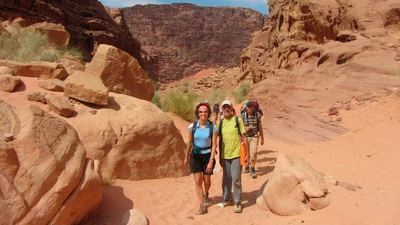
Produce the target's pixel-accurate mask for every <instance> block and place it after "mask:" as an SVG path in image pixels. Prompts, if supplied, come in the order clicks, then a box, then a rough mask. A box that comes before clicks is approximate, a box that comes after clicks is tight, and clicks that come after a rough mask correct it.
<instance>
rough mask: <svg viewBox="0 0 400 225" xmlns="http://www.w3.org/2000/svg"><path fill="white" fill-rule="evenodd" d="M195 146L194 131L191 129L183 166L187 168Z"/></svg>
mask: <svg viewBox="0 0 400 225" xmlns="http://www.w3.org/2000/svg"><path fill="white" fill-rule="evenodd" d="M192 145H193V135H192V131H191V130H190V129H189V141H188V143H187V145H186V153H185V159H184V161H183V165H185V166H187V165H188V162H189V157H190V152H191V150H192V147H193V146H192Z"/></svg>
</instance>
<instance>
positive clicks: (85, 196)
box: [49, 159, 102, 225]
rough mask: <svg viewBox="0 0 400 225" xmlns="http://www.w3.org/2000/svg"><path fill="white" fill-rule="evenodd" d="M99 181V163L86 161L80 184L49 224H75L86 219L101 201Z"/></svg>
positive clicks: (100, 179) (90, 160)
mask: <svg viewBox="0 0 400 225" xmlns="http://www.w3.org/2000/svg"><path fill="white" fill-rule="evenodd" d="M101 181H102V178H101V174H100V166H99V161H98V160H92V159H86V165H85V169H84V173H83V177H82V179H81V182H80V183H79V185H78V186H77V187H76V188H75V190H74V191H73V192H72V193H71V195H70V196H69V198H68V200H67V201H66V202H65V204H64V205H63V207H61V209H60V210H59V211H58V212H57V214H56V215H55V216H54V217H53V219H52V220H51V221H50V222H49V224H54V225H58V224H77V222H79V221H80V220H82V219H83V220H85V219H86V218H88V216H89V215H90V214H91V213H93V212H94V211H95V210H96V208H97V206H98V205H99V204H100V202H101V200H102V183H101Z"/></svg>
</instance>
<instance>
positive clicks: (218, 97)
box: [206, 88, 228, 105]
mask: <svg viewBox="0 0 400 225" xmlns="http://www.w3.org/2000/svg"><path fill="white" fill-rule="evenodd" d="M227 95H228V91H227V90H224V89H220V88H217V89H212V90H211V93H210V95H208V96H207V98H206V99H207V101H208V102H209V103H210V105H213V104H214V103H215V102H218V104H221V102H222V101H223V100H224V99H225V97H226V96H227Z"/></svg>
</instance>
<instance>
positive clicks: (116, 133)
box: [66, 92, 189, 180]
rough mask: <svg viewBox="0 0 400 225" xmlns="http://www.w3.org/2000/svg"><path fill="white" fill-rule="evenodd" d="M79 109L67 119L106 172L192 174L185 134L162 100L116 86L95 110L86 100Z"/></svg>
mask: <svg viewBox="0 0 400 225" xmlns="http://www.w3.org/2000/svg"><path fill="white" fill-rule="evenodd" d="M74 110H75V111H76V112H77V114H78V115H79V116H77V117H71V118H66V120H67V121H68V122H69V123H70V124H71V125H72V126H73V127H74V128H75V129H76V131H77V132H78V133H79V137H80V138H81V140H82V142H83V144H84V146H85V148H86V150H87V155H88V157H90V158H93V159H98V160H100V162H101V171H102V174H103V175H105V176H109V177H114V178H118V179H130V180H142V179H157V178H166V177H179V176H183V175H188V174H189V171H188V169H187V168H184V167H183V166H182V162H183V158H184V152H185V148H186V144H185V142H184V140H183V137H182V135H181V134H180V132H179V130H178V129H177V128H176V126H175V124H174V123H173V121H172V119H171V118H170V117H169V116H168V115H166V114H165V113H164V112H163V111H162V110H161V109H159V108H158V107H157V106H156V105H154V104H152V103H150V102H148V101H145V100H141V99H138V98H134V97H131V96H128V95H123V94H116V93H113V92H110V97H109V104H108V106H107V107H104V108H100V109H98V110H97V112H96V113H95V114H93V113H92V112H91V111H93V109H92V108H90V107H88V106H87V105H84V104H76V105H75V106H74ZM88 124H90V125H89V126H88Z"/></svg>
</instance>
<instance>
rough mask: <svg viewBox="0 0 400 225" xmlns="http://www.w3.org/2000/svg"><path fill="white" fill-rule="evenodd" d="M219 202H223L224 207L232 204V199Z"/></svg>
mask: <svg viewBox="0 0 400 225" xmlns="http://www.w3.org/2000/svg"><path fill="white" fill-rule="evenodd" d="M219 204H221V205H222V206H223V207H227V206H228V205H231V200H228V201H226V200H224V201H222V202H221V203H219Z"/></svg>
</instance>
